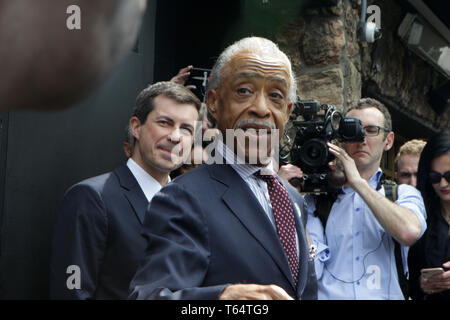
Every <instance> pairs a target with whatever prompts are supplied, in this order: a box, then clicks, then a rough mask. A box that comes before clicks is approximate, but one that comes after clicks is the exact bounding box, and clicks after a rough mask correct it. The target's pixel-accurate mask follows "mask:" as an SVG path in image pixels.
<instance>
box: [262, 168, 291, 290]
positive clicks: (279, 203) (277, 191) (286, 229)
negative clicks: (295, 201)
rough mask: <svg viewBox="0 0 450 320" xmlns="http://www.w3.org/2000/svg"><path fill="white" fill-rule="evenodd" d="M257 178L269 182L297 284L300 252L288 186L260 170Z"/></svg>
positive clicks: (281, 237) (277, 222) (273, 204)
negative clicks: (296, 240)
mask: <svg viewBox="0 0 450 320" xmlns="http://www.w3.org/2000/svg"><path fill="white" fill-rule="evenodd" d="M254 175H255V176H256V177H257V178H259V179H261V180H264V181H265V182H267V189H268V191H269V197H270V203H271V205H272V211H273V216H274V218H275V225H276V227H277V234H278V237H279V238H280V241H281V244H282V246H283V249H284V252H285V254H286V257H287V259H288V263H289V268H290V269H291V273H292V278H293V279H294V283H295V284H296V285H297V280H298V254H297V246H296V244H295V243H296V242H295V238H296V231H295V220H294V210H292V205H291V201H290V199H289V194H288V192H287V190H286V188H285V187H284V186H283V185H282V184H281V183H280V181H278V179H277V178H276V177H275V176H273V175H261V173H260V172H259V171H258V172H256V173H255V174H254Z"/></svg>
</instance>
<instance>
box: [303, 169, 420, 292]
mask: <svg viewBox="0 0 450 320" xmlns="http://www.w3.org/2000/svg"><path fill="white" fill-rule="evenodd" d="M381 175H382V172H381V169H378V171H377V172H376V173H375V174H374V175H373V176H372V177H371V178H370V180H369V184H370V186H371V187H372V188H374V189H376V186H377V184H378V182H379V180H380V178H381ZM342 191H343V192H342V194H340V195H339V196H338V198H337V200H336V202H335V203H334V204H333V206H332V208H331V212H330V215H329V217H328V220H327V224H326V229H325V230H324V228H323V226H322V223H321V222H320V220H319V218H318V217H315V216H314V211H315V202H314V199H313V197H312V196H310V195H308V196H307V197H306V198H305V199H306V200H307V203H308V224H307V230H308V232H309V234H310V237H311V239H312V241H313V242H314V243H315V245H316V246H317V254H316V259H315V266H316V275H317V279H318V288H319V292H318V297H319V299H335V300H341V299H358V300H359V299H363V300H369V299H391V300H393V299H404V298H403V294H402V291H401V288H400V285H399V282H398V276H397V268H396V263H395V255H394V242H393V239H392V237H391V236H390V235H389V233H387V232H386V231H385V230H384V229H383V228H382V227H381V225H380V224H379V223H378V221H377V219H376V218H375V216H374V215H373V213H372V211H371V210H370V209H369V207H368V206H367V204H366V203H365V202H364V200H363V199H362V198H361V196H360V195H359V194H358V193H356V192H355V191H354V190H353V189H351V188H342ZM378 192H380V193H381V194H383V195H384V188H383V187H382V188H381V189H380V190H379V191H378ZM395 203H396V204H397V205H399V206H402V207H404V208H406V209H409V210H410V211H412V212H413V213H414V214H415V215H416V216H417V217H418V218H419V220H420V223H421V226H422V230H421V235H420V236H422V235H423V233H424V232H425V229H426V222H425V219H426V213H425V207H424V204H423V199H422V196H421V194H420V192H419V191H418V190H417V189H415V188H414V187H411V186H409V185H400V186H399V188H398V199H397V201H396V202H395ZM401 248H402V256H403V266H404V270H407V267H408V266H407V262H406V261H407V259H406V258H407V255H408V249H409V247H405V246H401Z"/></svg>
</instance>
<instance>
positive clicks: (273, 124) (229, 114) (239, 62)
mask: <svg viewBox="0 0 450 320" xmlns="http://www.w3.org/2000/svg"><path fill="white" fill-rule="evenodd" d="M222 76H223V77H222V82H221V84H220V86H219V87H218V88H217V89H216V90H210V91H209V92H208V107H209V110H210V112H211V114H212V115H213V116H214V117H215V118H216V120H217V126H218V128H219V130H220V131H221V132H222V134H223V135H224V136H226V130H227V129H233V130H237V129H242V130H243V132H244V137H245V141H246V143H245V145H243V144H242V143H239V142H237V143H236V147H237V148H236V147H235V149H234V151H235V152H236V151H238V152H239V151H242V152H244V153H245V156H246V161H248V160H249V159H248V156H249V154H255V153H257V154H258V155H261V154H264V151H266V154H267V153H270V146H271V145H272V142H271V133H273V132H272V131H273V130H276V129H278V130H279V131H278V132H279V136H280V137H281V133H282V132H283V130H284V126H285V124H286V122H287V120H288V118H289V114H290V111H291V108H292V104H291V103H289V100H288V93H289V88H290V85H291V83H290V69H289V66H288V63H287V61H286V60H284V59H283V58H281V57H270V56H267V55H260V54H254V53H250V52H240V53H237V54H236V55H235V56H234V57H233V58H232V59H231V60H230V61H229V62H228V63H227V65H226V66H225V67H224V69H223V71H222ZM277 142H278V141H277ZM227 144H229V141H227ZM252 146H253V149H255V148H256V149H257V150H252ZM260 149H261V150H260ZM264 149H265V150H264ZM260 151H262V152H260ZM252 152H253V153H252ZM267 159H268V157H265V159H262V158H258V163H256V164H257V165H263V164H265V163H264V162H266V161H265V160H267ZM252 164H253V163H252Z"/></svg>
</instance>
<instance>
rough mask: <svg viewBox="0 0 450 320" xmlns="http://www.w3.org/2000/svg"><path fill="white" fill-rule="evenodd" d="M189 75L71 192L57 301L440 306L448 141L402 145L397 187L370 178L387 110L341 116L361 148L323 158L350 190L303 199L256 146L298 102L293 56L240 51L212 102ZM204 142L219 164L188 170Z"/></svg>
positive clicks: (149, 97) (262, 42)
mask: <svg viewBox="0 0 450 320" xmlns="http://www.w3.org/2000/svg"><path fill="white" fill-rule="evenodd" d="M191 69H192V66H188V67H186V68H183V69H181V70H180V72H179V73H178V74H177V75H176V76H174V77H173V78H172V79H171V80H170V81H167V82H158V83H155V84H152V85H150V86H148V87H147V88H145V89H144V90H143V91H142V92H141V93H140V94H139V95H138V97H137V99H136V102H135V106H134V110H133V113H132V116H131V118H130V120H129V124H128V126H127V128H126V130H125V139H124V145H123V148H124V152H125V154H126V156H127V158H128V160H127V162H126V163H125V164H123V165H122V166H120V167H119V168H117V169H115V170H114V171H112V172H110V173H107V174H104V175H101V176H97V177H93V178H90V179H87V180H85V181H82V182H80V183H78V184H76V185H74V186H72V187H71V188H70V189H69V190H68V191H67V192H66V194H65V196H64V200H63V203H62V205H61V211H60V213H59V215H58V219H57V222H56V224H55V228H54V230H55V231H54V236H53V245H52V257H51V276H50V288H51V292H50V296H51V298H54V299H338V300H339V299H357V300H359V299H386V300H387V299H389V300H394V299H397V300H400V299H409V298H412V299H449V298H450V237H449V234H450V229H449V225H450V133H449V132H440V133H437V134H435V135H434V136H432V137H431V138H430V139H429V140H428V141H427V142H426V141H422V140H417V139H415V140H411V141H408V142H407V143H405V144H404V145H403V146H402V147H401V148H400V150H399V152H398V155H397V157H396V159H395V171H396V182H397V183H394V182H392V181H389V180H387V179H385V177H384V175H383V172H382V170H381V168H380V165H381V159H382V156H383V154H384V152H386V151H388V150H390V149H391V148H392V147H393V145H394V140H395V134H394V131H393V128H392V120H391V116H390V113H389V110H388V109H387V108H386V107H385V106H384V105H383V104H382V103H381V102H379V101H377V100H375V99H373V98H363V99H360V100H359V101H358V102H357V103H356V104H355V105H352V106H350V107H349V108H348V110H347V111H346V116H351V117H355V118H358V119H359V120H360V121H361V124H362V128H363V131H364V134H365V137H364V140H363V141H361V142H348V143H342V144H340V145H337V144H334V143H331V142H329V143H328V145H327V147H328V151H329V152H330V154H332V155H333V156H334V157H335V161H333V162H330V163H329V168H330V170H331V171H332V172H337V171H343V175H345V181H346V182H345V184H344V185H343V186H341V187H339V188H338V191H337V192H335V193H332V194H331V193H330V194H329V195H327V196H326V197H323V196H316V195H314V194H306V195H305V194H302V193H301V189H299V186H298V185H295V187H294V186H293V185H291V184H290V183H289V181H290V180H291V179H293V178H297V179H301V178H302V176H303V172H302V170H301V168H298V167H296V166H294V165H285V166H282V167H281V168H279V169H278V168H276V166H275V165H274V161H273V160H274V159H273V149H272V146H273V143H272V144H271V143H263V142H267V141H268V140H270V139H271V138H272V137H273V135H271V134H270V133H271V132H273V131H275V130H278V131H279V132H284V128H285V126H286V123H287V121H288V119H289V115H290V112H291V110H292V107H293V104H294V103H295V102H296V99H297V88H296V81H295V75H294V72H293V70H292V66H291V62H290V60H289V58H288V57H287V55H286V54H285V53H283V52H282V51H281V50H280V49H279V48H278V46H277V45H276V44H275V43H273V42H272V41H270V40H267V39H264V38H259V37H249V38H244V39H241V40H239V41H237V42H235V43H234V44H232V45H231V46H229V47H228V48H226V49H225V50H224V51H223V52H222V53H221V54H220V56H219V58H218V59H217V61H216V63H215V65H214V66H213V69H212V71H211V75H210V79H209V82H208V88H207V93H206V103H202V102H201V101H200V100H199V99H198V98H197V97H196V96H195V95H194V94H193V93H192V92H191V91H190V89H192V87H189V86H185V83H186V80H187V79H188V77H189V71H190V70H191ZM198 120H200V121H198ZM198 123H201V125H200V126H199V125H198ZM210 129H212V130H215V132H216V133H218V134H217V137H216V139H215V140H214V145H215V148H214V158H215V159H220V160H221V161H220V163H208V164H202V165H199V164H198V163H194V162H193V161H187V160H188V158H187V157H193V158H197V159H198V158H199V157H198V156H196V155H197V154H200V158H201V159H203V162H207V160H208V157H209V156H210V155H209V154H207V153H205V150H204V145H194V144H193V142H194V136H195V132H196V130H202V131H203V132H204V131H206V130H210ZM227 130H235V131H240V132H242V135H243V136H242V140H241V139H240V137H237V136H236V135H234V136H230V135H227V134H226V131H227ZM279 136H280V137H281V136H282V134H280V135H279ZM240 141H241V142H240ZM242 141H244V142H245V143H242ZM252 142H253V143H252ZM252 148H256V149H257V150H256V151H257V152H253V151H254V150H252ZM186 150H191V153H189V152H186ZM255 155H256V156H255ZM337 163H339V165H338V164H337ZM72 266H77V267H78V268H79V270H80V271H81V272H80V277H79V278H74V277H71V275H70V274H69V272H68V270H69V269H68V268H70V267H72ZM70 270H72V269H70ZM70 281H72V282H71V283H69V282H70Z"/></svg>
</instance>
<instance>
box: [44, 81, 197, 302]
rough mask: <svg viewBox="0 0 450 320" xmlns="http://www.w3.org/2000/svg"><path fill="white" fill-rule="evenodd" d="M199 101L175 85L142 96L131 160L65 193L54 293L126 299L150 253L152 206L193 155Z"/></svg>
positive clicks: (57, 240) (56, 230) (164, 84)
mask: <svg viewBox="0 0 450 320" xmlns="http://www.w3.org/2000/svg"><path fill="white" fill-rule="evenodd" d="M199 109H200V101H199V100H198V99H197V98H196V97H195V95H194V94H193V93H192V92H190V91H189V90H188V89H186V88H184V87H183V86H181V85H178V84H175V83H173V82H159V83H156V84H154V85H151V86H149V87H147V88H146V89H144V90H143V91H142V92H141V93H140V94H139V95H138V97H137V99H136V104H135V108H134V111H133V116H132V117H131V118H130V121H129V128H130V133H131V134H132V138H133V140H134V141H131V142H132V143H130V145H131V146H132V150H130V151H131V152H130V153H131V157H130V158H129V159H128V161H127V163H126V164H124V165H122V166H120V167H118V168H117V169H115V170H114V171H112V172H110V173H106V174H103V175H100V176H97V177H93V178H90V179H87V180H84V181H82V182H80V183H78V184H76V185H74V186H72V187H71V188H70V189H69V190H68V191H67V192H66V194H65V196H64V200H63V203H62V207H61V211H60V213H59V215H58V217H57V221H56V224H55V227H54V237H53V247H52V257H51V276H50V296H51V298H55V299H124V298H126V297H127V296H128V288H129V283H130V281H131V278H132V276H133V275H134V273H135V271H136V269H137V266H138V262H139V259H140V258H141V257H142V255H143V253H144V249H145V243H146V241H145V239H144V238H143V237H142V235H141V228H142V223H143V220H144V214H145V210H146V208H147V206H148V203H149V201H150V200H151V199H152V197H153V196H154V194H155V193H157V192H158V191H159V190H160V189H161V187H162V186H164V185H166V184H167V183H168V182H169V180H170V179H169V173H170V172H171V171H172V170H174V169H176V168H178V167H179V166H180V165H181V164H182V162H183V161H185V160H186V158H187V157H188V156H189V152H190V149H191V145H192V142H193V137H194V128H195V126H196V121H197V119H198V110H199Z"/></svg>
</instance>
